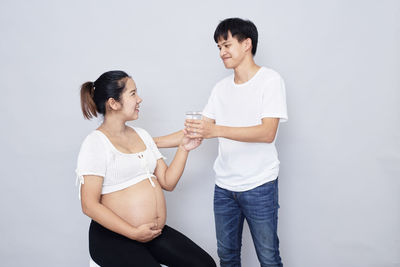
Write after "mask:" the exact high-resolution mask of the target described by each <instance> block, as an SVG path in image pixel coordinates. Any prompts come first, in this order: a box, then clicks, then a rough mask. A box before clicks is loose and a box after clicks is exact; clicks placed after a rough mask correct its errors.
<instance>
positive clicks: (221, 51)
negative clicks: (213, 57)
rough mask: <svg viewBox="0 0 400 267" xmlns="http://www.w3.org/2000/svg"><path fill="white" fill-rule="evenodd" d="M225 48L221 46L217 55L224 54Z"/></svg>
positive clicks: (221, 55)
mask: <svg viewBox="0 0 400 267" xmlns="http://www.w3.org/2000/svg"><path fill="white" fill-rule="evenodd" d="M225 52H226V51H225V49H224V48H223V47H222V48H221V50H219V56H220V57H221V58H222V57H223V56H224V55H225Z"/></svg>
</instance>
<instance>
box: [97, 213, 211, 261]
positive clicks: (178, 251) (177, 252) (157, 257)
mask: <svg viewBox="0 0 400 267" xmlns="http://www.w3.org/2000/svg"><path fill="white" fill-rule="evenodd" d="M89 251H90V256H91V257H92V259H93V260H94V261H95V262H96V263H97V264H98V265H100V266H101V267H124V266H126V267H128V266H129V267H134V266H138V267H153V266H154V267H159V266H160V263H162V264H165V265H167V266H168V267H181V266H182V267H188V266H190V267H216V265H215V262H214V260H213V259H212V258H211V256H210V255H208V254H207V252H205V251H204V250H203V249H201V248H200V247H199V246H198V245H196V244H195V243H194V242H193V241H192V240H190V239H189V238H187V237H186V236H184V235H183V234H181V233H179V232H178V231H176V230H174V229H172V228H171V227H169V226H167V225H165V226H164V228H163V230H162V234H161V235H160V236H158V237H157V238H155V239H153V240H151V241H150V242H147V243H141V242H138V241H135V240H131V239H129V238H127V237H125V236H122V235H120V234H117V233H115V232H112V231H110V230H108V229H106V228H104V227H103V226H101V225H100V224H98V223H97V222H95V221H93V220H92V222H91V224H90V228H89Z"/></svg>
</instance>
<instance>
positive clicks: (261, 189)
mask: <svg viewBox="0 0 400 267" xmlns="http://www.w3.org/2000/svg"><path fill="white" fill-rule="evenodd" d="M278 208H279V204H278V179H276V180H274V181H271V182H267V183H265V184H263V185H260V186H258V187H256V188H254V189H251V190H248V191H244V192H232V191H229V190H226V189H222V188H220V187H218V186H217V185H216V186H215V190H214V217H215V228H216V233H217V241H218V256H219V258H220V266H221V267H240V266H241V263H240V250H241V246H242V232H243V222H244V219H246V221H247V223H248V225H249V229H250V232H251V236H252V238H253V243H254V246H255V248H256V253H257V257H258V260H259V261H260V264H261V266H262V267H278V266H279V267H281V266H283V265H282V262H281V257H280V255H279V239H278V235H277V224H278Z"/></svg>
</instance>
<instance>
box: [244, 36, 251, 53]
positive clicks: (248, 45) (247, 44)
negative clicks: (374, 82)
mask: <svg viewBox="0 0 400 267" xmlns="http://www.w3.org/2000/svg"><path fill="white" fill-rule="evenodd" d="M243 44H244V49H245V51H246V52H247V51H248V50H250V52H251V49H252V48H253V45H252V42H251V39H250V38H246V39H245V40H243Z"/></svg>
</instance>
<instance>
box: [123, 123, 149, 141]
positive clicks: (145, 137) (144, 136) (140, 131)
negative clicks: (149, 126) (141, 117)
mask: <svg viewBox="0 0 400 267" xmlns="http://www.w3.org/2000/svg"><path fill="white" fill-rule="evenodd" d="M128 126H129V127H131V128H132V129H133V130H135V132H136V133H137V134H138V135H139V136H140V137H141V138H142V139H143V140H144V141H146V142H149V141H152V140H153V137H152V136H151V135H150V133H149V132H148V131H146V130H145V129H143V128H140V127H136V126H135V127H133V126H130V125H128Z"/></svg>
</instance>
